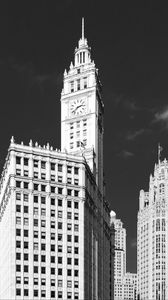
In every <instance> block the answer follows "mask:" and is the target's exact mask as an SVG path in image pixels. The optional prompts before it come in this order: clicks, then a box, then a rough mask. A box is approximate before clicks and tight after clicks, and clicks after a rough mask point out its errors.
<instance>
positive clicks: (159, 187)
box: [137, 159, 168, 300]
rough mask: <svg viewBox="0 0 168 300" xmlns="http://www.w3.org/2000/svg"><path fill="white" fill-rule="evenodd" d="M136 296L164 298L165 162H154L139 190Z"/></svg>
mask: <svg viewBox="0 0 168 300" xmlns="http://www.w3.org/2000/svg"><path fill="white" fill-rule="evenodd" d="M137 227H138V228H137V230H138V232H137V236H138V245H137V271H138V297H139V298H138V299H140V300H147V299H150V300H167V299H168V161H167V160H166V159H165V160H164V161H159V163H158V164H157V165H155V169H154V175H153V176H152V175H151V176H150V181H149V191H148V192H144V191H143V190H141V191H140V197H139V212H138V226H137Z"/></svg>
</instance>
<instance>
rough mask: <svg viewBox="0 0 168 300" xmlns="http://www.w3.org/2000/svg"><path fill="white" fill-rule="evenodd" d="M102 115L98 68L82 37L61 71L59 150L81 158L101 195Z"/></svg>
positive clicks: (102, 106)
mask: <svg viewBox="0 0 168 300" xmlns="http://www.w3.org/2000/svg"><path fill="white" fill-rule="evenodd" d="M103 113H104V104H103V101H102V96H101V83H100V80H99V75H98V69H97V68H96V67H95V63H94V61H93V60H92V59H91V48H90V47H89V46H88V42H87V39H86V38H85V36H84V19H82V37H81V38H80V40H79V42H78V47H77V48H76V49H75V53H74V62H73V63H72V62H71V64H70V68H69V70H68V71H67V70H65V72H64V81H63V90H62V93H61V151H65V150H66V151H67V152H68V153H72V154H75V155H83V156H84V157H85V159H86V161H87V163H88V165H89V166H90V169H91V171H92V173H93V174H94V176H95V178H96V182H97V185H98V187H99V190H100V191H101V192H102V194H103Z"/></svg>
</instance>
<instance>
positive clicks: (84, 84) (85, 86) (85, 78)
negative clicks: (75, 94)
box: [83, 77, 87, 89]
mask: <svg viewBox="0 0 168 300" xmlns="http://www.w3.org/2000/svg"><path fill="white" fill-rule="evenodd" d="M83 87H84V89H86V88H87V77H84V78H83Z"/></svg>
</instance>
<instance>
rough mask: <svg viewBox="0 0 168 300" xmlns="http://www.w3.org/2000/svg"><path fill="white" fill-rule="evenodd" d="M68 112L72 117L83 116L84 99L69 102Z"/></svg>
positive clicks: (84, 109)
mask: <svg viewBox="0 0 168 300" xmlns="http://www.w3.org/2000/svg"><path fill="white" fill-rule="evenodd" d="M70 112H71V114H72V115H74V116H78V115H82V114H85V112H86V101H85V100H84V99H76V100H73V101H72V102H71V105H70Z"/></svg>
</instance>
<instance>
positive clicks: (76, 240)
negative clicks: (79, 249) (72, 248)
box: [74, 235, 79, 243]
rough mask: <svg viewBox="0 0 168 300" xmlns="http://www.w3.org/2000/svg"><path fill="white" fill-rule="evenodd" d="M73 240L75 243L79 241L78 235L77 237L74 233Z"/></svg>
mask: <svg viewBox="0 0 168 300" xmlns="http://www.w3.org/2000/svg"><path fill="white" fill-rule="evenodd" d="M74 242H75V243H78V242H79V237H78V235H75V236H74Z"/></svg>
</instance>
